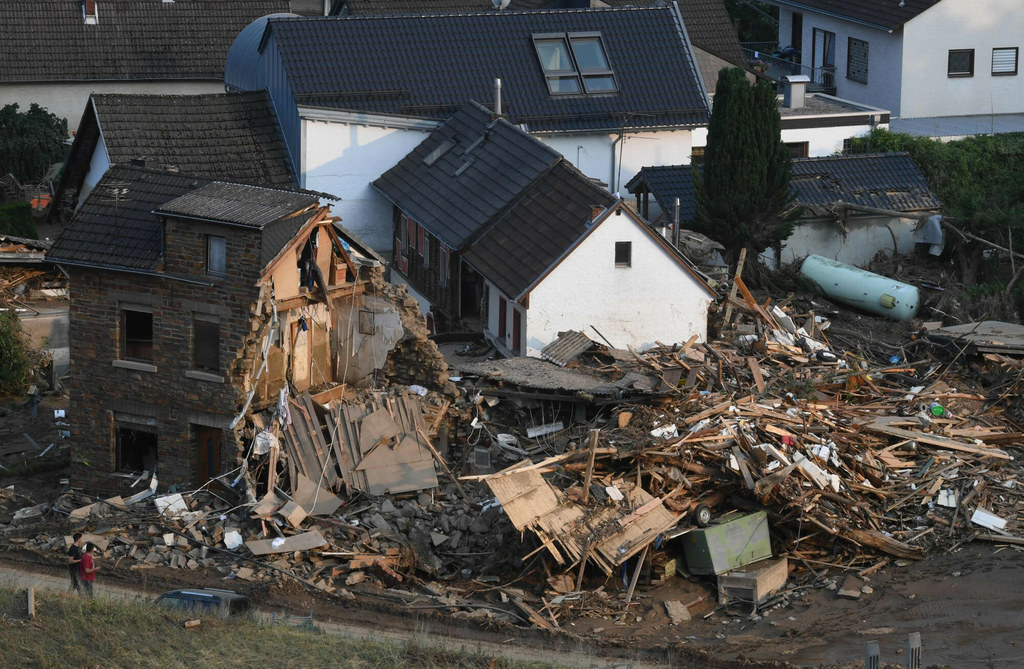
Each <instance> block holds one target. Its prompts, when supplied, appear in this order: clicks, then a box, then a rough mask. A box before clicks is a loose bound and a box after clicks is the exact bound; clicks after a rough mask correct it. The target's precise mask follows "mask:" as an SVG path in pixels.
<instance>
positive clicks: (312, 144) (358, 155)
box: [301, 118, 429, 254]
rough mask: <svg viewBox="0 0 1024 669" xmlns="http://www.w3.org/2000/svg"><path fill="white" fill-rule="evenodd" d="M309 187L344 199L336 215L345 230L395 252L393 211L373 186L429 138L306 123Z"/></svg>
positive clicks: (304, 174) (304, 179)
mask: <svg viewBox="0 0 1024 669" xmlns="http://www.w3.org/2000/svg"><path fill="white" fill-rule="evenodd" d="M302 134H303V138H302V158H301V164H302V171H301V183H302V187H303V188H308V189H310V190H315V191H321V192H325V193H330V194H332V195H336V196H338V197H340V198H341V201H340V202H333V203H332V206H331V210H332V213H333V214H334V215H335V216H340V217H341V220H342V225H344V226H345V227H346V228H348V229H349V230H351V231H352V232H354V233H355V234H356V235H357V236H359V237H360V238H362V239H363V241H365V242H366V243H367V244H369V245H370V246H372V247H373V248H374V249H376V250H377V251H379V252H383V253H388V254H390V253H391V246H392V243H391V237H392V206H391V203H390V202H388V201H387V200H386V199H385V198H384V196H383V195H381V194H380V193H379V192H378V191H377V190H376V189H374V188H373V186H371V185H370V182H372V181H373V180H374V179H376V178H377V177H379V176H380V175H381V174H383V173H384V172H386V171H388V170H389V169H391V168H392V167H394V166H395V164H396V163H398V161H400V160H401V159H402V158H404V157H405V156H406V155H407V154H408V153H409V152H410V151H412V150H413V149H415V148H416V147H417V146H418V145H419V144H420V143H421V142H422V141H423V140H424V139H426V138H427V135H428V134H429V129H423V130H414V129H398V128H394V127H390V128H389V127H380V126H376V125H360V124H355V123H341V122H334V121H320V120H311V119H308V118H307V119H303V121H302Z"/></svg>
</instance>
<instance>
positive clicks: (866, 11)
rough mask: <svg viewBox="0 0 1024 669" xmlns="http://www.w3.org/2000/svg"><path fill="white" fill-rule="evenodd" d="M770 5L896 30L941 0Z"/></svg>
mask: <svg viewBox="0 0 1024 669" xmlns="http://www.w3.org/2000/svg"><path fill="white" fill-rule="evenodd" d="M768 2H769V3H770V4H773V5H780V6H785V7H792V8H794V9H798V10H804V11H816V12H821V13H823V14H831V15H832V16H838V17H842V18H845V19H850V20H852V21H856V22H858V23H865V24H867V25H871V26H874V27H877V28H882V29H884V30H896V29H898V28H901V27H903V24H904V23H906V22H907V21H909V20H911V19H913V18H915V17H916V16H918V15H919V14H921V13H922V12H924V11H925V10H926V9H930V8H931V7H932V6H933V5H936V4H938V3H939V2H941V0H903V1H902V2H896V1H895V0H893V1H892V2H889V1H888V0H886V1H885V2H879V1H878V0H768Z"/></svg>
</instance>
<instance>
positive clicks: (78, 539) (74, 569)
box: [68, 532, 82, 592]
mask: <svg viewBox="0 0 1024 669" xmlns="http://www.w3.org/2000/svg"><path fill="white" fill-rule="evenodd" d="M81 563H82V533H81V532H75V535H74V536H73V537H72V541H71V545H70V546H68V576H70V577H71V591H72V592H81V590H82V586H81V582H80V579H79V577H78V574H79V572H80V571H81V567H80V566H79V565H80V564H81Z"/></svg>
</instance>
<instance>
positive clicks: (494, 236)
mask: <svg viewBox="0 0 1024 669" xmlns="http://www.w3.org/2000/svg"><path fill="white" fill-rule="evenodd" d="M614 203H615V198H614V197H613V196H612V195H611V194H610V193H609V192H608V191H606V190H605V189H603V188H601V187H600V186H597V185H596V184H595V183H594V182H593V181H591V180H590V179H588V178H587V177H586V176H585V175H583V174H582V173H581V172H580V171H579V170H577V169H576V168H575V167H573V166H572V165H571V164H570V163H569V162H568V161H566V160H564V159H563V160H560V161H559V162H558V164H557V165H555V167H554V168H553V169H552V170H551V171H550V172H548V173H546V174H545V175H543V176H542V177H541V178H540V179H539V180H538V181H537V182H536V183H535V184H534V185H533V186H532V187H530V188H529V189H528V190H526V191H525V192H524V193H523V194H522V196H521V197H520V199H519V200H518V201H517V202H516V203H515V204H514V205H513V206H512V208H510V209H509V210H508V211H507V212H506V213H505V214H504V215H503V216H502V217H501V218H500V219H499V220H497V221H495V222H494V223H493V224H492V225H491V227H490V228H489V229H488V230H487V232H486V233H485V234H484V235H483V236H482V237H481V238H480V240H479V241H477V242H476V243H474V244H473V245H472V246H471V247H470V248H469V249H468V250H467V251H466V252H465V254H464V256H463V257H464V258H465V259H466V261H467V262H468V263H469V264H470V265H471V266H473V268H474V269H476V271H478V272H480V274H482V275H483V276H485V277H487V278H488V279H490V280H491V281H492V282H494V285H496V286H497V287H498V289H499V290H501V291H502V292H503V293H505V294H506V295H508V296H510V297H513V298H516V299H518V298H519V297H520V296H522V295H523V294H524V293H525V292H526V291H527V290H529V289H530V288H532V287H533V285H534V284H535V283H536V282H537V280H538V279H540V278H541V277H543V276H544V275H545V274H546V273H547V271H548V270H549V269H550V268H551V267H552V266H553V265H555V263H556V262H557V261H558V260H559V259H560V258H561V257H562V256H564V255H565V254H566V252H567V251H569V249H570V248H572V246H573V244H575V243H576V241H577V240H578V239H579V238H580V237H581V236H583V233H585V232H586V231H587V230H588V229H589V228H590V223H591V216H592V213H593V209H594V205H600V206H601V207H603V208H607V207H610V206H612V205H613V204H614Z"/></svg>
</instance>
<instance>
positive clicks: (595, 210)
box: [590, 204, 606, 221]
mask: <svg viewBox="0 0 1024 669" xmlns="http://www.w3.org/2000/svg"><path fill="white" fill-rule="evenodd" d="M605 209H606V207H605V206H604V205H600V204H592V205H590V220H592V221H596V220H597V217H598V216H600V215H601V214H603V213H604V212H605Z"/></svg>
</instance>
